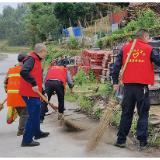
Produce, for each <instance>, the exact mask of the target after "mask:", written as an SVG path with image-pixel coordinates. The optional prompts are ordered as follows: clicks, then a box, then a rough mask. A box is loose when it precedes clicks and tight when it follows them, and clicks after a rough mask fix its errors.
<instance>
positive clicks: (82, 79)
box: [74, 68, 87, 85]
mask: <svg viewBox="0 0 160 160" xmlns="http://www.w3.org/2000/svg"><path fill="white" fill-rule="evenodd" d="M86 83H87V78H86V76H85V72H84V70H83V69H82V68H81V70H80V71H79V72H78V73H77V74H76V77H75V78H74V84H80V85H83V84H86Z"/></svg>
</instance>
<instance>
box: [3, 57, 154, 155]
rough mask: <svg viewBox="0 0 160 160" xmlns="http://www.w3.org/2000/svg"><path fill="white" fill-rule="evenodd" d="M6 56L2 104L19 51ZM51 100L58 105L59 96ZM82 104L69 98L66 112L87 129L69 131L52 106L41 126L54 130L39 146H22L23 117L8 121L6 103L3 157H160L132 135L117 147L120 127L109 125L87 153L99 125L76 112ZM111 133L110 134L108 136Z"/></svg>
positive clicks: (67, 116) (65, 113)
mask: <svg viewBox="0 0 160 160" xmlns="http://www.w3.org/2000/svg"><path fill="white" fill-rule="evenodd" d="M5 55H7V57H6V58H4V59H1V60H0V95H1V96H0V103H2V102H3V101H4V100H5V98H6V93H5V91H4V86H3V81H4V78H5V75H6V74H7V71H8V68H9V67H12V66H14V65H15V64H16V63H17V55H18V54H5ZM51 102H52V103H53V104H54V105H56V106H57V105H58V100H57V98H56V96H53V97H52V99H51ZM78 107H79V106H78V105H77V104H76V103H70V102H67V101H65V108H66V110H65V112H64V115H65V117H66V118H68V119H72V120H73V121H74V122H76V123H79V124H80V125H83V126H86V127H87V129H86V130H85V131H67V130H66V129H65V128H63V127H62V126H60V125H59V121H58V115H57V113H56V112H55V111H54V110H53V109H52V108H51V107H50V106H48V108H49V110H50V111H51V112H52V113H51V114H50V115H47V116H45V120H44V122H43V123H42V124H40V125H41V130H42V131H46V132H50V135H49V136H48V137H46V138H42V139H39V140H37V141H38V142H40V145H39V146H36V147H21V141H22V136H17V131H18V123H19V118H17V119H16V120H15V122H13V123H12V124H7V122H6V117H7V111H8V108H7V106H6V104H4V109H2V110H1V111H0V157H3V158H6V157H9V158H10V157H42V158H45V157H57V158H59V157H61V158H69V157H75V158H85V157H86V158H89V157H90V158H94V157H111V158H112V157H156V155H153V153H152V154H149V153H147V151H142V152H139V151H137V146H135V144H134V143H133V142H132V141H131V140H130V139H129V138H128V140H127V146H128V147H127V148H118V147H116V146H114V145H113V144H114V141H115V140H116V133H117V129H115V128H113V127H111V126H109V129H108V132H105V134H104V136H103V138H102V140H101V142H100V143H99V145H98V146H97V147H96V149H94V150H93V151H91V152H90V153H86V152H85V149H86V144H87V142H88V140H89V138H90V137H91V136H92V133H93V130H94V129H95V127H96V125H97V124H98V121H97V120H93V119H90V118H88V117H87V116H86V115H84V114H82V113H79V112H75V110H76V109H77V108H78ZM107 133H108V135H107Z"/></svg>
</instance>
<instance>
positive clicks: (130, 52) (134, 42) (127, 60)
mask: <svg viewBox="0 0 160 160" xmlns="http://www.w3.org/2000/svg"><path fill="white" fill-rule="evenodd" d="M135 44H136V39H134V41H133V44H132V47H131V49H130V51H129V54H128V57H127V59H126V62H125V64H124V67H123V70H122V72H121V75H120V77H119V80H118V84H120V81H121V79H122V76H123V73H124V71H125V69H126V66H127V64H128V62H129V58H130V56H131V54H132V51H133V48H134V46H135ZM115 94H116V91H114V92H113V95H112V98H114V96H115Z"/></svg>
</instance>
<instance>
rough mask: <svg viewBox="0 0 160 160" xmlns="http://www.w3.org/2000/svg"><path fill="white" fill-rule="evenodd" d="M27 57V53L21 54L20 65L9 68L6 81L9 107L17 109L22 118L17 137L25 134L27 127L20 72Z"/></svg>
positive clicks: (19, 56)
mask: <svg viewBox="0 0 160 160" xmlns="http://www.w3.org/2000/svg"><path fill="white" fill-rule="evenodd" d="M27 56H28V55H27V54H26V53H20V54H19V55H18V58H17V59H18V64H17V65H16V66H14V67H12V68H9V70H8V73H7V75H6V77H5V80H4V89H5V91H6V93H7V106H8V107H9V106H12V107H15V108H16V110H17V112H18V115H19V117H20V118H19V126H18V132H17V136H20V135H23V134H24V129H25V125H26V121H27V118H28V113H27V109H26V104H25V102H24V100H23V99H22V97H21V96H20V95H19V84H20V70H21V68H22V61H23V60H24V59H25V58H26V57H27Z"/></svg>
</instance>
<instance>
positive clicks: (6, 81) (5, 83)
mask: <svg viewBox="0 0 160 160" xmlns="http://www.w3.org/2000/svg"><path fill="white" fill-rule="evenodd" d="M7 84H8V74H7V75H6V77H5V80H4V89H5V92H6V93H7Z"/></svg>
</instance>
